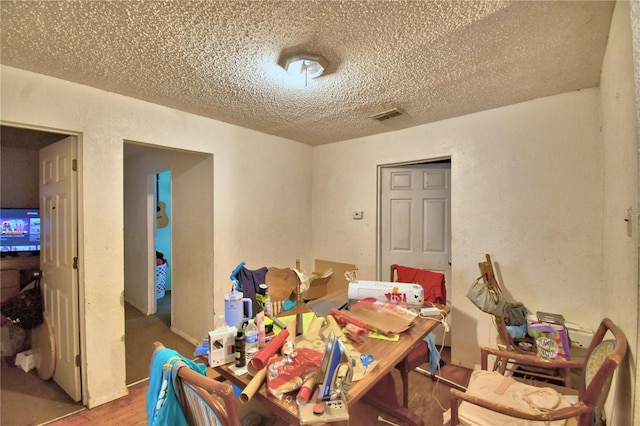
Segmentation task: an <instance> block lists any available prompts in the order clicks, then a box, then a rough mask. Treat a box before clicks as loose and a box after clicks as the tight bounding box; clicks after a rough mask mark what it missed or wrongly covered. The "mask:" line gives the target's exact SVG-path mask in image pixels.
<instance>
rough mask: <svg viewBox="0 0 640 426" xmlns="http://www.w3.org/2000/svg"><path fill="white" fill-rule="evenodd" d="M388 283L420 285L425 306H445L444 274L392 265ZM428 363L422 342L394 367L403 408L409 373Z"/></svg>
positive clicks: (407, 398) (406, 400) (407, 405)
mask: <svg viewBox="0 0 640 426" xmlns="http://www.w3.org/2000/svg"><path fill="white" fill-rule="evenodd" d="M390 281H391V282H401V283H409V284H413V283H418V284H420V285H422V288H423V289H424V304H425V306H427V305H431V304H432V303H436V304H440V305H446V303H447V290H446V287H445V279H444V274H440V273H437V272H432V271H427V270H425V269H416V268H410V267H407V266H401V265H396V264H394V265H391V276H390ZM428 362H429V347H428V346H427V342H424V341H422V342H420V344H419V345H418V346H416V347H415V348H413V350H412V351H411V352H410V353H409V355H407V356H406V357H405V358H404V359H403V360H402V361H400V363H398V365H396V368H397V369H398V370H399V371H400V376H401V377H402V405H404V407H405V408H409V372H410V371H413V370H415V368H416V367H419V366H421V365H422V364H426V363H428Z"/></svg>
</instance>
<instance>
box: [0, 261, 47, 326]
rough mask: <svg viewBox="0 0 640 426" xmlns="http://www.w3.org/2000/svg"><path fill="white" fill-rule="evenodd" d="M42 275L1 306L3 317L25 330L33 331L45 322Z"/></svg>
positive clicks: (0, 310)
mask: <svg viewBox="0 0 640 426" xmlns="http://www.w3.org/2000/svg"><path fill="white" fill-rule="evenodd" d="M41 275H42V273H38V274H37V275H36V276H35V278H34V280H33V281H32V282H30V283H29V284H27V285H26V286H25V287H24V288H23V289H22V290H21V291H20V293H18V294H16V295H15V296H13V297H12V298H10V299H7V300H5V301H4V302H3V303H2V305H0V312H2V315H4V316H5V317H7V319H8V320H9V321H11V322H12V323H13V324H15V325H17V326H18V327H20V328H22V329H24V330H31V329H33V328H36V327H37V326H39V325H40V324H42V323H43V322H44V312H43V311H44V302H43V299H42V291H41V290H40V276H41Z"/></svg>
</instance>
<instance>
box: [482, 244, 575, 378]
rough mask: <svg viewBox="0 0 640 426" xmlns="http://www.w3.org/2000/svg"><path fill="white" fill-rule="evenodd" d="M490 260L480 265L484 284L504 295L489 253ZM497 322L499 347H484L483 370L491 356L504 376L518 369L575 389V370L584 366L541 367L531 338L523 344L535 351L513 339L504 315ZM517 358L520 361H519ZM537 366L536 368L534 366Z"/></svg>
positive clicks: (497, 318)
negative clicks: (525, 347) (573, 372)
mask: <svg viewBox="0 0 640 426" xmlns="http://www.w3.org/2000/svg"><path fill="white" fill-rule="evenodd" d="M485 256H486V259H487V260H486V261H485V262H480V263H478V267H479V269H480V274H481V275H482V278H483V279H484V282H485V283H486V284H487V285H488V286H490V287H494V288H495V289H496V290H497V291H498V292H499V293H501V292H502V290H501V289H500V286H499V285H498V280H497V279H496V276H495V274H494V271H493V264H492V262H491V256H490V255H489V254H486V255H485ZM493 322H494V324H495V327H496V329H497V331H498V337H497V344H498V347H497V348H492V347H486V346H482V347H481V348H480V354H481V368H482V369H483V370H486V369H487V362H488V361H487V360H488V355H493V356H495V362H494V364H493V370H494V371H499V372H500V374H502V375H504V374H505V372H506V371H510V372H512V373H513V372H516V371H518V370H524V372H525V373H526V375H528V376H531V377H534V378H538V379H541V380H547V381H548V380H551V381H553V382H555V383H560V384H562V385H563V386H565V387H571V369H573V368H576V367H580V363H579V362H578V363H573V362H570V361H564V364H555V363H554V367H551V364H547V365H545V364H544V363H543V364H541V363H540V362H539V361H540V358H539V357H538V356H537V355H536V353H535V351H534V347H535V346H534V342H533V339H532V338H530V337H529V336H527V337H526V338H525V339H523V341H525V342H526V343H529V345H527V346H528V347H530V348H532V350H526V349H523V348H522V347H521V346H520V345H519V344H518V343H519V342H518V341H516V340H515V339H513V338H512V337H511V334H509V331H508V329H507V323H506V322H505V316H504V315H493ZM516 359H517V361H516ZM534 365H535V366H534Z"/></svg>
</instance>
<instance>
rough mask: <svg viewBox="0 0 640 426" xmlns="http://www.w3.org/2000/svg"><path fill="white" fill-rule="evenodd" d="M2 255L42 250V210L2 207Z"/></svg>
mask: <svg viewBox="0 0 640 426" xmlns="http://www.w3.org/2000/svg"><path fill="white" fill-rule="evenodd" d="M0 232H1V235H2V236H1V238H0V253H1V254H2V256H10V255H15V256H17V255H21V254H36V253H39V252H40V210H39V209H5V208H2V209H0Z"/></svg>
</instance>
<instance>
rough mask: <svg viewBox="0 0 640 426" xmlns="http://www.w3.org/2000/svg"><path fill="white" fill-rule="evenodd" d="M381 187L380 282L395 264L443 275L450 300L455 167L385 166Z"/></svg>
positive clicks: (445, 164)
mask: <svg viewBox="0 0 640 426" xmlns="http://www.w3.org/2000/svg"><path fill="white" fill-rule="evenodd" d="M380 185H381V187H380V194H381V197H380V202H381V206H380V207H381V214H380V227H381V229H380V279H381V280H382V281H388V280H389V268H390V266H391V265H392V264H394V263H396V264H399V265H404V266H409V267H412V268H420V269H428V270H430V271H434V272H440V273H443V274H444V275H445V280H446V283H447V298H448V299H449V297H450V296H449V289H450V285H449V278H450V275H451V265H450V261H451V162H450V161H446V162H434V163H425V164H410V165H406V166H395V167H383V168H382V170H381V177H380ZM447 303H449V301H448V300H447ZM435 334H436V337H437V339H436V341H441V340H442V339H441V336H442V335H443V334H444V333H443V332H442V331H441V329H440V328H439V329H437V330H436V332H435ZM446 340H447V341H449V339H446Z"/></svg>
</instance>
